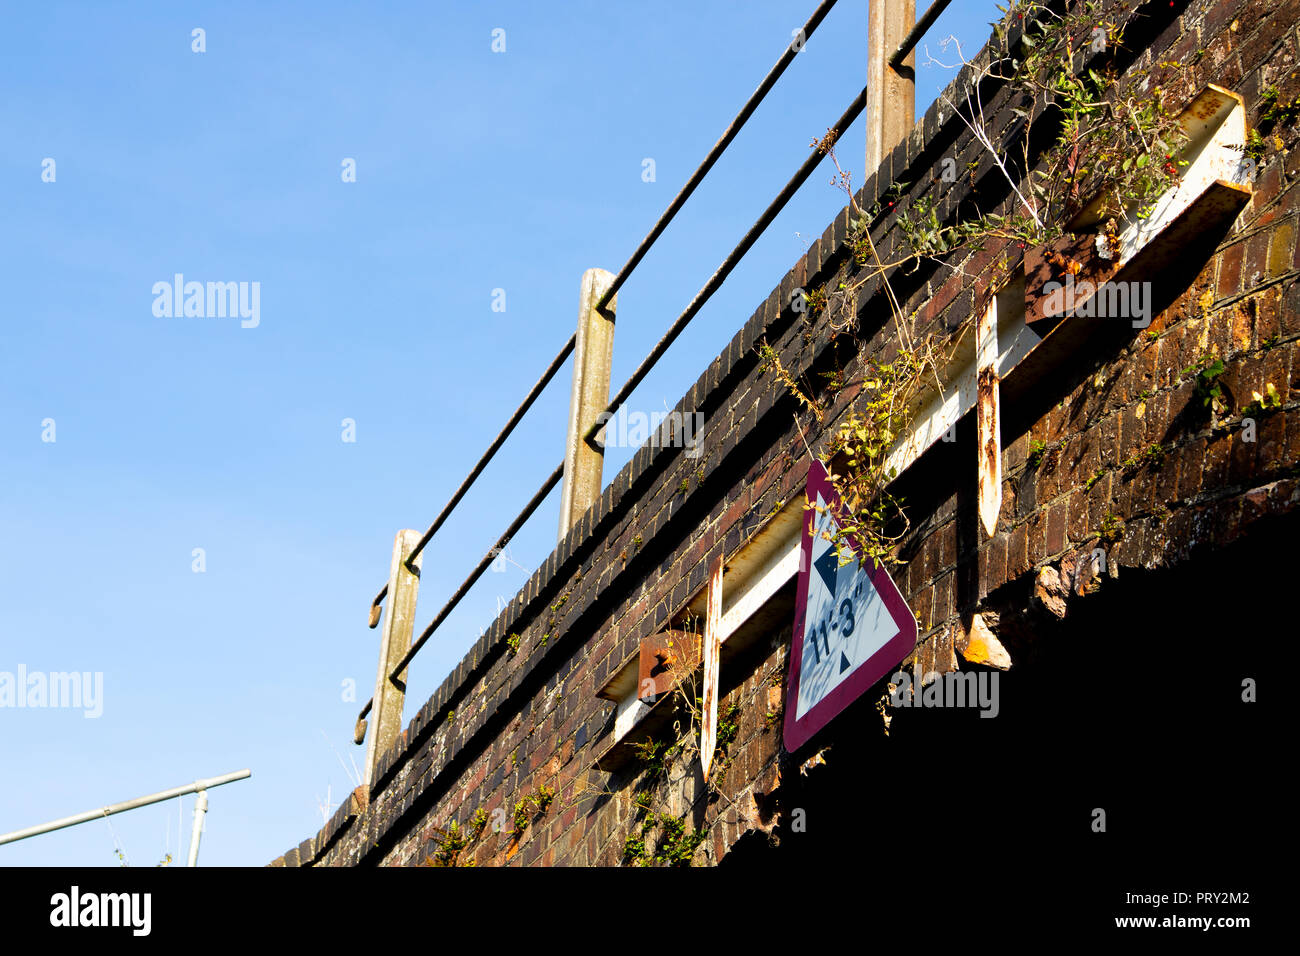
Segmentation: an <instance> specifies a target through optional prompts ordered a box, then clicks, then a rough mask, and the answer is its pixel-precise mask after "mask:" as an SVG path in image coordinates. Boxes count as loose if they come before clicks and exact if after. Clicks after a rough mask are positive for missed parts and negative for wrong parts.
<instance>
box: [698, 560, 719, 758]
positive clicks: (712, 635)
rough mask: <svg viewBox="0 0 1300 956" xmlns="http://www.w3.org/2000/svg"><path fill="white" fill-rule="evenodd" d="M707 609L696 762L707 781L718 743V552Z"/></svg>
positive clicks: (710, 577)
mask: <svg viewBox="0 0 1300 956" xmlns="http://www.w3.org/2000/svg"><path fill="white" fill-rule="evenodd" d="M708 602H709V603H708V611H707V612H706V613H705V616H704V707H703V710H704V713H703V714H702V716H701V719H700V762H701V764H702V765H703V768H704V780H705V782H708V779H709V769H710V768H711V767H712V766H713V751H714V749H715V748H716V747H717V743H718V655H719V653H720V652H721V649H722V647H721V645H722V641H721V630H722V556H721V555H719V556H718V557H717V558H716V559H714V562H713V567H712V568H711V569H710V570H709V598H708Z"/></svg>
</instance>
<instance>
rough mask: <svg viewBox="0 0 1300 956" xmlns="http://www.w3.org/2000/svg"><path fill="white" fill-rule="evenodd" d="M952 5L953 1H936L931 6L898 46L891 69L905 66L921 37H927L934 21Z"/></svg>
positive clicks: (890, 59) (892, 58) (890, 62)
mask: <svg viewBox="0 0 1300 956" xmlns="http://www.w3.org/2000/svg"><path fill="white" fill-rule="evenodd" d="M950 3H952V0H934V3H932V4H930V9H928V10H926V11H925V13H923V14H921V19H919V20H917V21H916V23H915V25H913V27H912V30H911V32H910V33H908V34H907V36H905V37H903V42H902V43H900V44H899V45H898V49H897V50H895V51H894V55H893V56H891V57H890V58H889V66H890V68H891V69H893V70H895V71H897V70H898V68H899V67H901V66H902V65H903V61H904V60H906V59H907V56H908V54H909V53H911V52H912V50H913V48H915V46H916V45H917V44H918V43H920V42H921V37H923V36H925V33H926V31H927V30H929V29H930V27H932V26H934V21H935V20H938V19H939V14H941V13H943V11H945V10H947V9H948V4H950Z"/></svg>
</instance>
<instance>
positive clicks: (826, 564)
mask: <svg viewBox="0 0 1300 956" xmlns="http://www.w3.org/2000/svg"><path fill="white" fill-rule="evenodd" d="M813 567H815V568H816V569H817V573H818V574H820V575H821V576H822V580H823V581H825V582H826V588H827V590H829V591H830V592H831V596H832V597H834V596H835V579H836V577H838V575H839V572H840V559H839V555H837V554H836V553H835V549H834V548H827V549H826V553H825V554H823V555H822V556H821V557H820V558H818V559H817V560H816V561H814V562H813Z"/></svg>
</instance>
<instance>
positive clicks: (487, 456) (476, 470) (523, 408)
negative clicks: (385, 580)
mask: <svg viewBox="0 0 1300 956" xmlns="http://www.w3.org/2000/svg"><path fill="white" fill-rule="evenodd" d="M577 341H578V334H577V333H576V332H575V333H574V334H573V335H570V336H569V341H567V342H565V343H564V347H563V348H562V349H560V351H559V354H557V355H556V356H555V358H553V359H551V364H550V365H548V366H547V367H546V371H545V372H543V373H542V377H541V378H539V379H538V380H537V384H535V385H534V386H533V387H532V390H531V391H530V392H529V393H528V395H527V396H526V397H525V398H524V400H523V402H522V403H521V404H520V405H519V407H518V408H516V409H515V413H514V414H513V415H511V416H510V421H508V422H506V425H505V428H503V429H501V431H500V433H499V434H498V435H497V437H496V438H495V439H493V441H492V444H491V445H489V446H488V449H487V451H485V452H484V453H483V457H481V458H480V459H479V460H478V464H476V465H475V466H474V467H473V468H472V469H471V470H470V473H469V474H468V475H466V476H465V480H464V481H462V482H461V483H460V487H459V488H457V489H456V491H455V493H454V494H453V495H452V496H451V498H450V499H449V500H448V501H447V503H446V504H445V505H443V508H442V511H440V512H439V513H438V517H436V518H434V519H433V524H431V525H429V530H428V531H426V532H425V533H424V535H423V536H422V537H421V538H420V540H419V541H418V542H416V545H415V548H414V549H413V550H412V551H411V556H410V558H408V559H407V564H408V566H409V565H410V562H411V561H414V560H415V558H416V556H417V555H418V554H419V553H420V552H421V551H423V550H424V546H425V545H426V544H428V543H429V542H430V540H432V538H433V536H434V535H435V534H437V533H438V529H439V528H441V527H442V523H443V522H444V521H446V520H447V517H448V516H449V515H450V514H451V512H452V510H453V509H454V508H455V507H456V505H458V504H460V499H461V498H463V497H465V492H467V491H469V488H470V485H472V484H474V482H475V480H477V479H478V476H479V475H480V474H481V473H482V471H483V469H484V468H486V467H487V465H488V462H490V461H491V460H492V456H493V455H495V454H496V453H497V450H498V449H499V448H500V447H501V446H502V444H504V443H505V440H506V439H507V438H509V437H510V433H511V432H512V431H514V430H515V426H516V425H518V424H519V420H520V419H521V418H523V417H524V413H525V412H527V411H528V409H529V408H530V407H532V404H533V402H534V401H536V400H537V396H538V395H540V394H542V389H544V388H546V386H547V384H548V383H549V382H550V381H551V379H552V378H554V377H555V373H556V372H558V371H559V370H560V366H561V365H563V364H564V361H565V359H567V358H568V357H569V355H570V354H571V353H572V352H573V349H574V346H575V345H576V344H577ZM387 594H388V585H387V584H385V585H384V586H383V587H382V588H380V589H379V594H377V595H376V596H375V599H374V601H373V602H372V603H371V605H370V606H371V607H372V608H375V607H378V606H379V605H380V603H381V602H382V601H383V600H384V597H385V596H386V595H387ZM378 623H379V616H378V615H376V614H373V613H372V614H371V616H370V626H371V627H374V626H375V625H377V624H378Z"/></svg>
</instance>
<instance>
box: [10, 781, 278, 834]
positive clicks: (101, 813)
mask: <svg viewBox="0 0 1300 956" xmlns="http://www.w3.org/2000/svg"><path fill="white" fill-rule="evenodd" d="M250 776H252V771H250V770H236V771H235V772H234V773H227V774H223V775H222V776H220V777H212V778H210V779H207V780H195V781H194V782H193V783H187V784H185V785H184V786H183V787H172V788H171V789H170V790H162V791H160V792H158V793H151V794H149V795H148V796H147V797H136V798H135V799H134V800H125V801H123V802H122V803H111V804H109V805H108V806H106V807H101V808H100V809H98V810H87V811H86V812H85V813H78V814H74V815H73V816H70V817H63V818H62V819H61V820H53V821H51V822H50V823H42V824H40V825H39V826H34V827H28V828H27V829H25V830H15V831H14V832H13V833H5V834H3V835H0V844H5V843H15V842H17V841H18V840H25V839H27V838H28V837H34V836H39V835H40V834H42V833H49V832H50V831H51V830H62V829H63V828H64V827H73V826H76V825H77V824H79V823H89V822H90V821H91V820H98V819H99V818H100V817H109V816H112V815H113V814H115V813H123V812H125V811H127V810H135V809H136V808H138V807H147V806H149V804H151V803H161V802H162V801H164V800H170V799H171V798H172V797H180V796H184V795H185V794H187V793H194V792H195V791H196V790H210V789H212V788H213V787H220V786H221V785H223V784H227V783H234V782H235V781H236V780H243V779H245V778H247V777H250ZM191 852H193V850H191Z"/></svg>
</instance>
